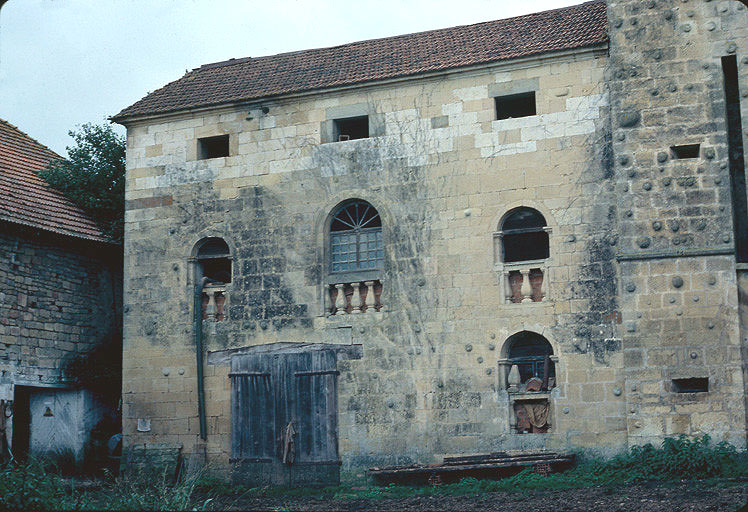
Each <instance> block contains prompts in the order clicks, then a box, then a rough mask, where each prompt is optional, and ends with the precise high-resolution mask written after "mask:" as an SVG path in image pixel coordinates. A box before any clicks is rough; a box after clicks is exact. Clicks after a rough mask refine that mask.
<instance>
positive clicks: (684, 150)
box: [670, 144, 701, 160]
mask: <svg viewBox="0 0 748 512" xmlns="http://www.w3.org/2000/svg"><path fill="white" fill-rule="evenodd" d="M700 147H701V146H700V145H699V144H684V145H682V146H670V151H671V152H672V153H673V158H675V159H677V160H681V159H684V158H699V149H700Z"/></svg>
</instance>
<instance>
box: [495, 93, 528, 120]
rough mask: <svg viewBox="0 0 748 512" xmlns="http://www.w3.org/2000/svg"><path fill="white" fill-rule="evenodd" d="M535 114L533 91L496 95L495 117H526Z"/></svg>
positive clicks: (499, 118)
mask: <svg viewBox="0 0 748 512" xmlns="http://www.w3.org/2000/svg"><path fill="white" fill-rule="evenodd" d="M535 114H537V110H536V107H535V91H530V92H523V93H521V94H510V95H508V96H497V97H496V119H498V120H501V119H510V118H515V117H528V116H534V115H535Z"/></svg>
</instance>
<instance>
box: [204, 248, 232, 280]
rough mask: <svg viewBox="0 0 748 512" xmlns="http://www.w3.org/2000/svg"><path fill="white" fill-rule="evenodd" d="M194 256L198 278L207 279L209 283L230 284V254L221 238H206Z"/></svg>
mask: <svg viewBox="0 0 748 512" xmlns="http://www.w3.org/2000/svg"><path fill="white" fill-rule="evenodd" d="M196 256H197V263H198V268H199V269H200V274H201V275H200V277H207V278H208V281H209V282H211V283H224V284H225V283H230V282H231V252H230V251H229V246H228V245H227V244H226V242H225V241H224V240H223V239H222V238H215V237H214V238H206V239H205V240H204V241H203V242H202V243H201V244H200V245H199V247H198V250H197V255H196Z"/></svg>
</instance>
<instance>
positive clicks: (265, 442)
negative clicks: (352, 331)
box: [229, 350, 340, 485]
mask: <svg viewBox="0 0 748 512" xmlns="http://www.w3.org/2000/svg"><path fill="white" fill-rule="evenodd" d="M336 366H337V355H336V353H335V351H333V350H315V351H307V352H303V351H302V352H289V353H279V354H244V355H241V356H236V357H234V358H232V361H231V373H230V374H229V376H230V378H231V453H232V461H233V462H234V463H235V464H236V468H237V469H238V470H239V471H238V474H239V475H240V476H239V478H237V480H239V481H241V482H242V483H245V484H257V485H267V484H271V485H332V484H336V483H338V482H339V481H340V461H339V458H338V429H337V414H338V407H337V375H338V372H337V370H336ZM289 423H290V424H292V425H293V430H294V431H295V432H296V435H295V436H294V438H293V443H294V457H293V463H291V464H284V463H283V453H284V449H285V442H286V439H285V436H284V434H285V432H286V428H287V427H288V425H289Z"/></svg>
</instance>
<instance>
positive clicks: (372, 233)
mask: <svg viewBox="0 0 748 512" xmlns="http://www.w3.org/2000/svg"><path fill="white" fill-rule="evenodd" d="M383 264H384V251H383V249H382V220H381V219H380V218H379V212H377V210H376V209H375V208H374V207H373V206H372V205H370V204H369V203H367V202H366V201H362V200H360V199H357V200H354V201H349V202H347V203H344V204H343V205H341V206H340V207H339V208H338V209H337V210H336V211H335V212H334V213H333V217H332V221H331V223H330V270H331V271H332V272H351V271H357V270H375V269H381V268H382V267H383Z"/></svg>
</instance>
